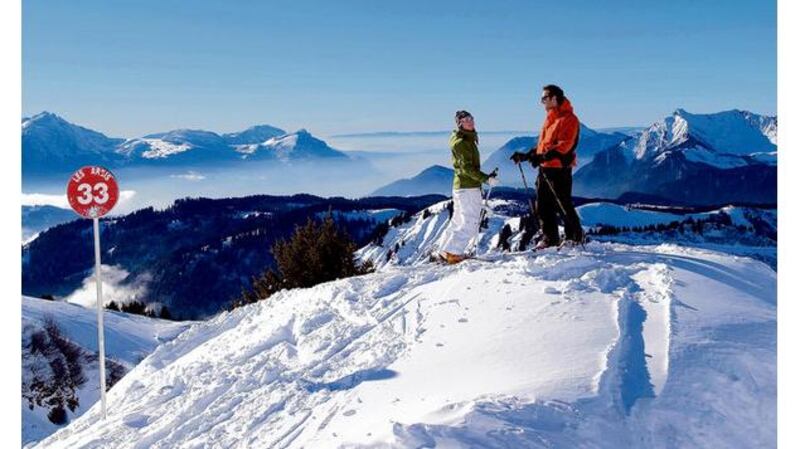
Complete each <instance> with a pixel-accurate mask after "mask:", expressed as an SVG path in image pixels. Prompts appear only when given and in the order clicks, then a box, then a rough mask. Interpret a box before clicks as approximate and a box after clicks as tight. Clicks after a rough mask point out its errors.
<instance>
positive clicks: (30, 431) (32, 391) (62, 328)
mask: <svg viewBox="0 0 800 449" xmlns="http://www.w3.org/2000/svg"><path fill="white" fill-rule="evenodd" d="M49 323H55V325H56V326H57V328H58V330H57V332H59V333H60V334H61V336H62V337H63V338H64V339H66V340H67V341H69V342H70V343H71V345H70V346H71V347H72V348H73V351H74V352H75V354H74V355H77V357H75V358H76V359H77V360H76V362H77V364H76V365H77V366H73V369H74V370H78V371H79V373H78V374H79V376H78V377H83V379H84V382H83V383H80V382H79V383H78V384H77V385H65V384H66V383H67V382H66V379H63V378H57V377H58V376H54V372H53V371H52V368H53V364H51V363H48V360H49V361H54V360H56V359H57V358H60V357H54V356H57V354H51V353H50V352H52V351H57V349H56V348H52V347H51V348H48V350H47V351H44V352H45V354H41V351H32V350H31V339H32V338H33V336H34V335H35V334H37V333H40V332H42V331H44V330H45V329H46V328H47V326H48V324H49ZM190 324H191V323H190V322H180V323H178V322H172V321H165V320H159V319H154V318H147V317H144V316H136V315H129V314H127V313H120V312H112V311H106V313H105V338H106V356H107V365H108V366H107V368H108V369H107V374H106V375H107V376H108V377H109V378H111V380H113V379H114V377H115V376H114V375H112V374H111V373H110V372H111V371H115V372H117V375H121V374H124V373H125V372H126V371H128V370H130V369H132V368H133V367H134V366H136V364H138V363H139V362H140V361H141V360H142V359H144V358H145V357H147V355H148V354H150V353H151V352H152V351H153V350H154V349H155V348H156V347H157V346H158V345H159V344H160V343H163V342H165V341H168V340H170V339H172V338H174V337H175V336H177V335H178V334H180V333H181V332H182V331H183V330H184V329H186V328H187V327H189V325H190ZM61 359H62V360H63V358H61ZM57 363H60V362H57ZM99 370H100V365H99V363H98V362H97V312H96V309H94V308H85V307H82V306H79V305H76V304H68V303H65V302H60V301H47V300H43V299H38V298H31V297H27V296H23V297H22V391H23V401H22V442H23V444H25V443H29V442H31V441H36V440H39V439H42V438H44V437H46V436H48V435H50V434H51V433H53V432H55V431H56V430H58V429H59V428H60V427H62V426H59V425H56V424H54V423H52V422H51V421H50V420H49V419H48V418H47V415H48V412H49V410H50V409H51V407H52V406H53V405H54V404H50V405H48V404H47V402H48V401H51V400H53V398H54V396H57V395H59V394H63V393H67V394H69V395H71V396H74V397H75V398H76V399H77V400H78V405H77V407H76V408H75V410H74V411H69V412H68V413H67V420H68V421H69V420H72V419H75V418H76V417H78V416H80V415H81V414H83V413H85V412H86V411H87V410H89V409H90V407H91V406H92V405H93V404H95V403H96V402H97V401H98V400H99V399H100V388H99V386H100V374H99ZM72 374H75V373H72ZM37 380H38V381H39V382H37ZM107 380H108V379H107ZM34 383H38V384H39V385H34ZM57 384H62V385H57ZM109 384H110V383H109ZM62 386H63V387H65V388H60V387H62ZM73 387H75V391H71V389H72V388H73ZM26 395H28V396H39V397H41V398H42V399H44V403H43V404H35V405H34V406H33V407H30V406H29V401H27V400H26V399H25V398H24V396H26Z"/></svg>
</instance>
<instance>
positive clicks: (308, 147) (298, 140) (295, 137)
mask: <svg viewBox="0 0 800 449" xmlns="http://www.w3.org/2000/svg"><path fill="white" fill-rule="evenodd" d="M240 151H242V152H245V153H248V154H259V153H261V154H267V155H269V156H270V157H274V158H277V159H280V160H290V159H310V158H317V157H337V158H347V157H348V156H347V155H345V154H344V153H342V152H340V151H338V150H335V149H333V148H331V147H329V146H328V144H327V143H325V141H323V140H320V139H317V138H316V137H314V136H313V135H311V133H309V132H308V131H307V130H306V129H304V128H301V129H299V130H297V131H295V132H293V133H291V134H284V135H282V136H278V137H272V138H270V139H269V140H267V141H266V142H264V143H262V144H260V145H250V146H246V147H244V148H242V149H240Z"/></svg>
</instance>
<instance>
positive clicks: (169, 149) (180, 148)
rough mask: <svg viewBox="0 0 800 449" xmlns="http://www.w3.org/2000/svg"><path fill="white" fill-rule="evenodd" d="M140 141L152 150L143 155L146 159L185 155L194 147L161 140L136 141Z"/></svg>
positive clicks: (184, 143)
mask: <svg viewBox="0 0 800 449" xmlns="http://www.w3.org/2000/svg"><path fill="white" fill-rule="evenodd" d="M136 140H140V141H142V142H144V143H146V144H147V145H149V146H150V148H149V149H148V150H147V151H144V152H143V153H142V157H143V158H146V159H161V158H166V157H169V156H172V155H173V154H178V153H183V152H184V151H189V150H191V149H192V148H194V146H193V145H192V144H190V143H186V142H183V143H172V142H167V141H165V140H161V139H136Z"/></svg>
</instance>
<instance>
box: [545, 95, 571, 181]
mask: <svg viewBox="0 0 800 449" xmlns="http://www.w3.org/2000/svg"><path fill="white" fill-rule="evenodd" d="M579 128H580V122H579V121H578V117H577V116H575V114H574V113H573V112H572V104H571V103H570V102H569V100H568V99H566V98H564V101H563V102H562V103H561V104H560V105H559V106H558V107H557V108H556V109H552V110H550V111H547V117H545V119H544V124H543V125H542V131H541V132H540V133H539V143H538V144H537V145H536V154H538V155H539V156H543V155H544V154H545V153H547V152H548V151H550V150H556V151H558V152H559V153H562V154H567V153H569V151H570V150H571V149H572V148H573V147H574V146H575V143H576V141H577V139H578V131H579ZM577 164H578V157H577V155H575V157H574V158H573V159H572V163H571V164H570V167H575V166H576V165H577ZM540 166H541V167H545V168H560V167H561V160H559V159H558V158H554V159H550V160H548V161H543V162H542V163H541V165H540Z"/></svg>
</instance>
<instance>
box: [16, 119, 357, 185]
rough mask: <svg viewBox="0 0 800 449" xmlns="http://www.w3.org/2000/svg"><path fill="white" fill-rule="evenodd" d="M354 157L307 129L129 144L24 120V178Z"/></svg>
mask: <svg viewBox="0 0 800 449" xmlns="http://www.w3.org/2000/svg"><path fill="white" fill-rule="evenodd" d="M315 158H337V159H341V160H345V161H346V160H349V157H348V156H347V155H346V154H345V153H343V152H341V151H338V150H335V149H333V148H331V147H330V146H328V145H327V144H326V143H325V142H324V141H322V140H320V139H317V138H315V137H314V136H312V135H311V134H310V133H309V132H308V131H307V130H305V129H300V130H298V131H296V132H293V133H288V132H286V131H284V130H282V129H280V128H276V127H273V126H269V125H258V126H253V127H251V128H248V129H246V130H244V131H240V132H234V133H225V134H217V133H215V132H212V131H204V130H193V129H176V130H172V131H167V132H161V133H154V134H148V135H145V136H143V137H136V138H130V139H121V138H112V137H107V136H106V135H104V134H102V133H100V132H97V131H94V130H91V129H88V128H84V127H82V126H79V125H75V124H72V123H70V122H68V121H66V120H65V119H63V118H62V117H60V116H58V115H56V114H53V113H50V112H42V113H40V114H36V115H34V116H33V117H29V118H24V119H23V120H22V173H23V176H39V175H50V174H55V173H58V174H63V173H69V172H71V171H73V170H75V169H76V168H78V167H80V166H82V165H87V164H103V165H105V166H106V167H107V168H110V169H114V168H119V167H128V166H137V165H142V166H154V165H155V166H198V165H204V164H219V163H231V162H236V161H241V160H254V159H257V160H276V161H281V162H290V161H294V160H310V159H315Z"/></svg>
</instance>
